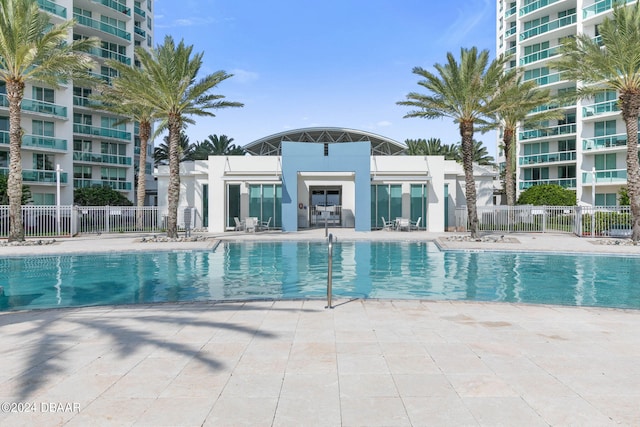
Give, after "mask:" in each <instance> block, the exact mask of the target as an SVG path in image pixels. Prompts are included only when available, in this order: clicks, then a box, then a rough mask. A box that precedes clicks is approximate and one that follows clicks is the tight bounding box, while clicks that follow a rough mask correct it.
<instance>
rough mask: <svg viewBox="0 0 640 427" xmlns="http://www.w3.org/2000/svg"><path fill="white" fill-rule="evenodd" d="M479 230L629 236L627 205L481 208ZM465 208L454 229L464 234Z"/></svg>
mask: <svg viewBox="0 0 640 427" xmlns="http://www.w3.org/2000/svg"><path fill="white" fill-rule="evenodd" d="M477 209H478V231H491V232H505V233H515V232H526V233H573V234H576V235H577V236H580V237H631V226H632V216H631V211H630V209H629V207H628V206H613V207H599V206H596V207H591V206H529V205H527V206H481V207H478V208H477ZM468 229H469V227H468V217H467V208H466V206H465V207H462V208H457V209H456V230H458V231H467V230H468Z"/></svg>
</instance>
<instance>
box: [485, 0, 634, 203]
mask: <svg viewBox="0 0 640 427" xmlns="http://www.w3.org/2000/svg"><path fill="white" fill-rule="evenodd" d="M623 2H625V0H621V1H620V3H623ZM613 3H615V2H614V1H611V0H515V1H513V0H497V15H496V18H497V19H496V21H497V22H496V36H497V37H496V39H497V46H496V47H497V53H498V54H501V53H503V54H511V55H512V60H511V62H510V64H509V65H508V67H509V68H512V67H521V68H522V70H523V71H524V80H535V81H536V82H537V83H538V85H539V86H540V87H541V88H548V89H550V91H551V94H552V95H559V94H562V93H563V92H566V91H574V90H576V85H577V84H580V83H579V82H575V81H569V80H566V79H564V78H563V76H562V74H561V73H559V72H558V71H557V70H554V69H553V68H551V67H550V66H549V61H551V60H552V59H554V58H557V57H558V46H559V45H560V44H561V41H562V39H564V38H566V37H571V36H575V35H576V34H587V35H590V36H592V37H593V38H597V37H598V36H599V35H598V24H599V23H601V22H602V20H603V19H604V17H605V16H610V15H611V14H612V10H613V9H612V8H613V6H612V4H613ZM626 3H635V1H629V0H626ZM540 108H541V109H549V108H560V109H561V110H562V112H563V113H564V117H563V118H562V119H560V120H555V121H551V122H548V123H546V125H547V127H546V128H543V129H520V130H519V132H518V133H517V135H516V136H517V144H516V180H517V191H518V194H520V193H521V192H522V191H523V190H525V189H527V188H529V187H531V186H533V185H539V184H559V185H561V186H563V187H565V188H568V189H572V190H575V191H576V196H577V201H578V204H580V205H595V206H615V205H617V204H618V202H619V195H618V191H619V190H620V188H622V187H624V186H625V185H626V176H627V172H626V163H625V162H626V131H625V125H624V122H623V120H622V117H621V115H620V112H619V110H618V105H617V94H616V92H611V91H603V92H601V93H599V94H598V95H597V96H595V98H592V99H585V100H581V101H578V102H576V103H571V104H568V105H546V106H543V107H540ZM500 143H501V141H500V140H499V141H498V144H500ZM498 157H499V159H501V161H504V156H503V153H499V156H498Z"/></svg>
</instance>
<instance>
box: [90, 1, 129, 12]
mask: <svg viewBox="0 0 640 427" xmlns="http://www.w3.org/2000/svg"><path fill="white" fill-rule="evenodd" d="M92 1H94V2H96V3H100V4H101V5H103V6H107V7H108V8H110V9H113V10H115V11H118V12H121V13H124V14H125V15H127V16H131V9H130V8H128V7H127V6H125V5H123V4H120V3H118V2H115V1H113V0H92Z"/></svg>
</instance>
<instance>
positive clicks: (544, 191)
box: [518, 184, 576, 206]
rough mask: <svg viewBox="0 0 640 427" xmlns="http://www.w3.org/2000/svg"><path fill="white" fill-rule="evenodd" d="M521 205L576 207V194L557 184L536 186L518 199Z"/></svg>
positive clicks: (525, 191) (528, 189) (524, 192)
mask: <svg viewBox="0 0 640 427" xmlns="http://www.w3.org/2000/svg"><path fill="white" fill-rule="evenodd" d="M518 204H519V205H535V206H575V204H576V192H575V191H573V190H567V189H566V188H563V187H561V186H559V185H557V184H542V185H534V186H532V187H529V188H527V189H526V190H524V191H523V192H522V193H521V194H520V197H518Z"/></svg>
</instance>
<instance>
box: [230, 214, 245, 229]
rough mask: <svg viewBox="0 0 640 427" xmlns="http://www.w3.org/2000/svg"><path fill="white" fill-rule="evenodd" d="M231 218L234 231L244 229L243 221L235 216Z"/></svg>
mask: <svg viewBox="0 0 640 427" xmlns="http://www.w3.org/2000/svg"><path fill="white" fill-rule="evenodd" d="M233 220H234V221H235V223H236V228H235V231H243V230H244V221H240V219H239V218H238V217H237V216H234V217H233Z"/></svg>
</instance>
